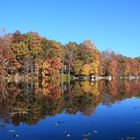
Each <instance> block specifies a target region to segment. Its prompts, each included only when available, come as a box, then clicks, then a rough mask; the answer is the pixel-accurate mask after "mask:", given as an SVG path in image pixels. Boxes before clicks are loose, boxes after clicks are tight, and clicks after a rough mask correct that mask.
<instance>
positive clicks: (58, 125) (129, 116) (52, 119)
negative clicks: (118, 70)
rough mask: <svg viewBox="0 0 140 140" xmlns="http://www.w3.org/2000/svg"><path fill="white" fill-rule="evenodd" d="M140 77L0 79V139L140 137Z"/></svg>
mask: <svg viewBox="0 0 140 140" xmlns="http://www.w3.org/2000/svg"><path fill="white" fill-rule="evenodd" d="M139 97H140V81H136V80H134V81H115V80H112V81H110V82H108V81H98V82H93V83H90V82H88V81H83V82H79V81H75V82H72V83H64V84H59V83H55V82H50V81H49V82H48V81H42V82H33V81H24V82H23V81H20V82H17V83H15V82H8V81H7V82H6V81H1V82H0V129H1V130H0V140H15V139H19V140H58V139H59V140H140V98H139Z"/></svg>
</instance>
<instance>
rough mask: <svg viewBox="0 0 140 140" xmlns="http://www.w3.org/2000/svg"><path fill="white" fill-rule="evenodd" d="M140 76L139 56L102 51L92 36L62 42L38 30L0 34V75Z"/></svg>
mask: <svg viewBox="0 0 140 140" xmlns="http://www.w3.org/2000/svg"><path fill="white" fill-rule="evenodd" d="M60 74H69V75H74V76H80V75H84V76H89V75H91V74H93V75H98V76H112V77H120V76H139V75H140V57H136V58H131V57H126V56H123V55H121V54H116V53H115V52H113V51H109V50H106V51H103V52H100V51H99V50H98V49H97V48H96V46H95V44H94V43H93V42H92V41H90V40H85V41H83V42H82V43H80V44H78V43H76V42H68V43H67V44H65V45H64V44H61V43H60V42H57V41H55V40H49V39H47V38H45V37H41V36H40V35H39V34H38V33H36V32H28V33H21V32H20V31H16V32H14V33H9V34H4V35H1V36H0V75H1V76H3V77H7V76H15V75H16V76H37V77H43V78H45V77H46V76H58V77H59V76H60Z"/></svg>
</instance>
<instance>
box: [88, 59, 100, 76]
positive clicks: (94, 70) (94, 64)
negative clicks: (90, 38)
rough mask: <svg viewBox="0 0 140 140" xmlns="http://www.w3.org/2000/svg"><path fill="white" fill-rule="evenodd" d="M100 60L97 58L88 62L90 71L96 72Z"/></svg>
mask: <svg viewBox="0 0 140 140" xmlns="http://www.w3.org/2000/svg"><path fill="white" fill-rule="evenodd" d="M99 65H100V62H99V61H98V60H95V61H93V62H92V63H90V68H91V73H94V74H98V68H99Z"/></svg>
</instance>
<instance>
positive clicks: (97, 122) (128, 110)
mask: <svg viewBox="0 0 140 140" xmlns="http://www.w3.org/2000/svg"><path fill="white" fill-rule="evenodd" d="M13 129H14V130H15V133H16V134H17V135H19V139H20V140H26V139H33V140H40V139H41V140H44V139H49V140H51V139H52V140H53V139H54V140H56V139H61V140H62V139H72V140H77V139H83V138H84V136H85V135H87V134H89V136H87V137H88V138H89V139H96V140H101V139H108V140H115V139H119V138H122V137H126V138H127V137H136V138H137V139H140V100H139V99H138V98H135V97H133V98H130V99H125V100H123V101H120V102H116V103H114V104H112V105H102V104H99V105H98V107H97V108H96V113H95V114H93V115H91V116H85V115H82V114H81V113H76V114H72V115H70V114H65V112H62V113H60V114H58V115H55V116H51V117H46V118H44V119H42V120H41V121H39V122H38V123H37V124H36V125H26V124H23V123H22V124H20V125H19V126H17V127H16V126H13V125H11V124H10V125H8V126H7V128H6V129H4V130H1V132H0V138H1V139H4V140H5V139H7V140H9V139H11V140H12V139H15V138H14V137H13V136H12V134H11V133H9V132H8V130H13Z"/></svg>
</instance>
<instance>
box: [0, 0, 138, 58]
mask: <svg viewBox="0 0 140 140" xmlns="http://www.w3.org/2000/svg"><path fill="white" fill-rule="evenodd" d="M3 27H5V28H6V30H7V32H14V31H15V30H17V29H18V30H20V31H21V32H29V31H35V32H38V33H39V34H40V35H41V36H45V37H47V38H48V39H54V40H57V41H59V42H62V43H66V42H68V41H76V42H78V43H80V42H83V40H86V39H90V40H92V41H93V42H94V43H95V44H96V47H97V48H98V49H99V50H100V51H102V50H106V49H112V50H114V51H116V52H118V53H121V54H123V55H126V56H131V57H135V56H140V0H0V28H3Z"/></svg>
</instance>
